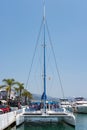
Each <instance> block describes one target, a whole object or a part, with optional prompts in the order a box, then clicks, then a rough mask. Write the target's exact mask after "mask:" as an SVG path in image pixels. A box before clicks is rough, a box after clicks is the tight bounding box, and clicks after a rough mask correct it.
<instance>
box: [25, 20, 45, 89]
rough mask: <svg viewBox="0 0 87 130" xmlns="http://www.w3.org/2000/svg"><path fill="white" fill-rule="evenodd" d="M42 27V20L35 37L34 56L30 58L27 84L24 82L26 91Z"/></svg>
mask: <svg viewBox="0 0 87 130" xmlns="http://www.w3.org/2000/svg"><path fill="white" fill-rule="evenodd" d="M42 25H43V19H42V22H41V26H40V30H39V33H38V37H37V41H36V46H35V50H34V54H33V57H32V62H31V66H30V70H29V73H28V78H27V82H26V89H27V87H28V82H29V78H30V73H31V70H32V65H33V61H34V57H35V54H36V49H37V46H38V41H39V38H40V33H41V29H42Z"/></svg>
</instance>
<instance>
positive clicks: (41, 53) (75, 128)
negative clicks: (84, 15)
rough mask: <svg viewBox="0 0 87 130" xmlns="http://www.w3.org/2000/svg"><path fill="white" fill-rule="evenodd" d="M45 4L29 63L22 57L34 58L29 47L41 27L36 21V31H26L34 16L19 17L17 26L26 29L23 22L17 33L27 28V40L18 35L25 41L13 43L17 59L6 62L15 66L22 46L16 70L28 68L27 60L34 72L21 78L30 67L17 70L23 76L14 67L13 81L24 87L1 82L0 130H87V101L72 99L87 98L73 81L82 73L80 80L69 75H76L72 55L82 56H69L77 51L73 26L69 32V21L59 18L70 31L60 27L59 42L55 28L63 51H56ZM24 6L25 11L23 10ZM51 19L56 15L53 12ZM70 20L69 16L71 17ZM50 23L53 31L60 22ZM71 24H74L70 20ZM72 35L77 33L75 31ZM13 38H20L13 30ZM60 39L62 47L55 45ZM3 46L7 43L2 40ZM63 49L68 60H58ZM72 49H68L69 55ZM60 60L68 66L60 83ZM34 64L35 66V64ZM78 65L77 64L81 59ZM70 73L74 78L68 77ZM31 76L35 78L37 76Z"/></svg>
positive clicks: (65, 58) (14, 83)
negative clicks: (26, 65) (25, 65)
mask: <svg viewBox="0 0 87 130" xmlns="http://www.w3.org/2000/svg"><path fill="white" fill-rule="evenodd" d="M28 2H30V3H31V1H28ZM45 2H47V1H45V0H43V3H42V7H43V13H42V14H43V15H42V21H41V26H40V29H39V31H38V36H37V40H36V44H35V50H34V53H33V56H32V58H31V57H29V58H27V56H25V57H26V58H25V57H23V55H22V53H24V54H25V52H26V55H29V56H31V54H32V52H33V48H34V47H33V46H31V45H30V44H28V42H29V43H34V42H35V41H33V39H34V34H33V35H32V30H34V33H35V34H36V28H35V27H37V25H38V23H39V22H38V23H37V22H36V21H35V20H34V22H35V23H33V24H32V22H31V24H32V25H33V26H31V25H30V26H31V27H30V28H28V27H29V25H28V24H27V26H26V22H25V21H27V19H28V17H29V18H31V16H33V12H32V11H30V12H31V15H30V14H29V15H30V16H28V14H26V12H28V11H26V12H25V13H24V16H25V14H26V17H25V18H24V17H23V16H22V15H21V17H20V18H23V19H21V21H20V22H19V23H21V24H22V22H23V23H24V25H25V26H24V25H21V24H20V29H19V30H21V31H23V28H22V26H23V27H26V28H27V30H26V29H24V30H26V35H25V38H24V34H23V35H22V33H19V34H20V35H19V34H17V36H21V35H22V36H21V37H18V38H19V39H21V41H20V42H19V41H18V40H17V41H15V40H14V41H15V42H14V46H15V45H17V46H16V47H14V48H16V49H15V53H14V56H13V57H11V59H10V60H8V59H7V62H8V61H9V62H8V63H9V64H11V63H10V61H13V60H12V59H13V58H14V57H15V55H16V50H17V49H18V47H19V50H21V49H20V48H21V46H22V44H23V46H22V47H23V52H22V50H21V52H22V53H20V57H19V60H17V61H14V65H17V67H18V66H19V65H18V64H17V63H20V62H21V64H20V66H21V67H22V65H23V62H24V64H26V62H27V60H26V59H28V60H29V62H30V60H31V64H30V63H29V64H30V67H29V66H28V67H29V68H30V70H29V71H28V70H26V72H28V73H27V74H25V73H26V72H24V73H23V74H22V73H21V72H22V71H23V69H24V71H25V69H26V68H27V67H25V68H24V66H23V68H21V67H19V68H21V70H20V69H18V70H16V69H15V67H13V68H14V71H11V72H9V73H10V74H13V75H11V76H14V77H15V75H17V76H18V77H20V78H18V79H19V81H23V80H24V81H23V82H25V83H23V82H18V81H17V80H15V79H14V78H6V79H5V78H2V79H3V80H2V85H0V130H87V98H86V99H85V98H84V97H79V96H78V97H76V96H73V95H74V94H75V95H77V94H78V95H79V94H81V95H84V94H85V96H86V95H87V94H86V93H85V92H86V90H85V89H83V88H82V90H83V91H85V92H80V91H81V90H80V89H79V90H80V91H79V93H78V92H77V91H76V89H77V90H78V87H80V88H81V86H79V84H76V83H77V80H76V77H75V76H77V77H78V75H81V76H82V73H81V74H79V73H77V74H78V75H75V74H74V73H73V72H74V71H71V70H74V69H72V68H71V67H70V66H69V65H70V64H71V63H72V64H73V62H71V61H72V60H73V58H72V57H73V55H74V57H75V58H76V56H77V53H76V52H78V50H76V52H75V50H73V51H71V50H72V48H73V47H72V46H71V47H70V46H69V45H70V44H71V43H72V45H73V43H75V41H73V40H72V39H73V38H72V39H71V36H70V32H69V30H68V29H70V27H69V26H70V25H71V24H70V25H69V26H67V25H68V23H67V22H65V20H63V19H62V18H61V17H60V19H59V18H58V21H64V22H65V26H67V28H66V29H65V30H62V29H63V28H64V26H63V25H62V24H61V27H60V30H61V31H60V30H59V32H58V33H59V34H60V36H59V34H58V36H57V33H55V32H56V28H55V31H54V32H52V36H53V37H54V38H55V37H56V44H57V43H58V46H59V48H58V46H57V45H55V44H53V43H52V40H51V35H50V31H49V28H48V24H47V19H46V4H45ZM56 2H57V1H56ZM22 4H23V3H22ZM47 4H48V2H47ZM54 4H55V3H54ZM70 4H71V3H70ZM13 5H14V4H13ZM15 5H16V3H15ZM18 5H20V4H18ZM26 5H27V4H26ZM30 5H31V4H30ZM37 5H38V4H37ZM55 5H56V4H55ZM73 5H74V4H73ZM22 6H24V4H23V5H22ZM51 6H52V5H51ZM38 7H39V6H38ZM61 7H62V6H61ZM27 9H29V10H30V9H31V8H29V7H27ZM34 9H35V5H34ZM38 9H39V8H38ZM54 9H55V7H54ZM11 10H12V9H11ZM20 10H21V9H20ZM24 10H25V8H24ZM24 10H22V11H24ZM65 10H66V8H65ZM69 10H70V9H69ZM69 10H67V12H66V13H65V14H68V12H69ZM72 10H73V11H74V9H72ZM76 10H77V8H76ZM5 11H6V10H5ZM18 11H19V8H18ZM18 11H17V12H16V13H17V14H18ZM52 11H53V8H52ZM62 11H64V10H63V9H61V10H58V12H59V14H58V17H59V15H61V14H62V13H60V12H62ZM10 12H11V11H9V13H10ZM19 12H20V13H21V11H19ZM37 12H38V13H37V16H40V15H38V14H39V13H40V12H41V9H39V10H38V11H37ZM49 12H50V11H49ZM64 12H65V11H64ZM4 13H5V12H4ZM9 13H8V14H9ZM14 14H15V12H14V13H12V16H15V15H14ZM17 14H16V15H17ZM50 14H52V12H51V13H50ZM69 15H70V16H71V13H70V14H69ZM74 15H75V14H74ZM19 16H20V15H19ZM19 16H17V18H19ZM55 16H57V15H55ZM61 16H62V15H61ZM66 16H67V15H66ZM66 16H65V18H67V17H66ZM70 16H69V18H70ZM72 16H73V13H72ZM76 18H77V16H76ZM14 19H16V17H15V18H13V21H14ZM61 19H62V20H61ZM74 19H75V18H74ZM23 20H25V21H23ZM28 20H31V19H28ZM38 20H39V17H38ZM69 20H70V19H68V20H67V21H69ZM5 21H7V20H6V19H5ZM10 21H11V19H10ZM31 21H32V20H31ZM49 21H50V22H52V21H54V25H55V22H56V20H54V18H53V19H52V21H51V20H50V19H49ZM71 21H73V20H72V18H71ZM79 21H80V20H79ZM64 22H60V23H64ZM2 23H3V21H2ZM8 23H10V22H9V21H8ZM15 23H16V22H15ZM28 23H29V21H28ZM57 23H58V22H56V24H57ZM72 23H73V22H72ZM34 24H35V26H34ZM58 24H59V23H58ZM9 25H10V24H9ZM50 25H51V23H50ZM78 25H79V24H78ZM6 26H7V25H6ZM58 26H60V25H58ZM3 27H4V26H3ZM8 27H9V26H8ZM12 27H13V25H12ZM14 27H15V26H14ZM18 27H19V24H18ZM18 27H17V28H18ZM5 28H6V27H5ZM15 29H16V28H15ZM58 29H59V27H58V28H57V30H58ZM72 29H73V27H72ZM74 29H76V27H75V28H74ZM2 30H3V29H2ZM7 30H10V28H8V29H7ZM12 30H14V29H12ZM28 30H29V33H30V34H31V36H33V37H32V38H31V40H30V37H28V38H29V40H28V39H27V35H29V34H28ZM30 30H31V31H30ZM52 30H53V28H52ZM67 30H68V31H67ZM64 31H65V32H64ZM15 32H16V33H17V30H15ZM62 32H63V33H64V34H63V33H62ZM66 32H68V33H67V35H65V34H66ZM71 32H72V31H71ZM81 32H82V31H81ZM16 33H15V34H16ZM24 33H25V32H24ZM74 33H75V32H74ZM74 33H73V34H74ZM3 34H4V33H3ZM7 34H8V33H7ZM15 34H13V36H16V35H15ZM10 35H11V33H10ZM6 36H7V35H6ZM6 36H4V37H6ZM75 36H76V35H75ZM7 37H8V36H7ZM59 37H60V42H59V41H57V39H59ZM64 37H65V38H64ZM10 38H12V36H10ZM16 38H17V37H16ZM16 38H15V39H16ZM22 38H24V39H25V40H24V41H23V39H22ZM69 38H70V39H71V41H69V42H68V44H67V41H68V40H70V39H69ZM26 39H27V40H26ZM66 39H68V40H67V41H66ZM62 40H64V41H62ZM9 41H10V40H9ZM9 41H8V42H7V41H5V44H6V42H7V43H9ZM22 41H23V42H22ZM65 41H66V42H65ZM72 41H73V42H72ZM70 42H71V43H70ZM1 43H3V40H2V42H1ZM12 43H13V42H12V41H11V43H10V44H11V45H12ZM15 43H17V44H15ZM18 43H22V44H20V45H19V44H18ZM24 43H25V44H26V43H27V45H28V46H27V47H26V46H25V44H24ZM78 43H79V42H78ZM82 43H83V42H82ZM75 44H76V43H75ZM53 45H54V46H55V51H56V53H55V51H54V48H53V47H54V46H53ZM61 45H63V47H64V48H63V50H62V52H63V55H66V56H65V57H64V59H63V55H62V54H61V55H58V52H59V53H60V52H61V48H62V46H61ZM24 46H25V48H26V49H25V50H26V51H25V52H24ZM7 47H8V46H7ZM12 47H13V46H12ZM39 47H40V48H39ZM68 47H70V48H71V50H70V48H68ZM9 48H10V47H9ZM65 48H66V49H65ZM67 48H68V49H67ZM74 48H75V47H74ZM81 48H82V47H81ZM85 48H86V47H85ZM37 49H38V50H37ZM64 49H65V50H64ZM75 49H76V48H75ZM3 50H4V49H3ZM13 50H14V49H13ZM27 50H28V51H27ZM11 51H12V50H11ZM48 51H49V52H48ZM80 51H81V50H80ZM5 52H7V49H6V50H5ZM8 52H10V51H8ZM12 52H14V51H12ZM71 52H72V53H71ZM73 52H75V54H73ZM36 53H38V54H36ZM70 53H71V55H70V56H71V57H69V54H70ZM9 54H10V53H9ZM18 54H19V51H18ZM18 54H17V55H16V57H15V58H17V57H18ZM55 54H56V55H55ZM6 55H7V54H6ZM9 56H11V54H10V55H8V57H9ZM36 56H37V57H36ZM59 57H60V59H61V61H63V62H64V63H65V64H64V63H63V64H64V65H63V66H62V68H63V71H64V78H63V80H61V78H62V77H63V76H62V74H61V72H59V68H60V64H59V63H58V61H57V60H58V59H57V60H56V58H59ZM67 57H68V58H70V64H69V62H68V63H67V62H66V61H68V60H69V59H68V58H67ZM80 57H81V56H80ZM5 58H6V57H5ZM3 59H4V58H3ZM34 59H35V60H36V61H35V63H34ZM79 59H80V58H79ZM82 59H83V58H82ZM22 60H24V61H22ZM75 60H76V61H78V58H77V59H75ZM3 61H4V60H2V63H3ZM25 61H26V62H25ZM80 62H81V61H80ZM27 63H28V62H27ZM82 63H83V62H82ZM5 64H6V63H5ZM72 64H71V66H72ZM79 64H81V63H79ZM33 65H34V66H33ZM58 65H59V66H58ZM8 66H9V65H8ZM17 67H16V68H17ZM33 67H34V68H33ZM4 68H6V67H4ZM10 68H12V67H10ZM77 68H80V70H81V67H77ZM83 68H85V67H83ZM68 69H69V71H70V72H69V71H68ZM6 70H8V68H6ZM6 70H5V71H6ZM76 70H77V69H76ZM76 70H75V73H76ZM19 71H20V74H18V73H19ZM55 71H56V72H55ZM2 72H3V71H2ZM31 72H33V74H32V73H31ZM82 72H83V71H82ZM85 72H86V71H85ZM72 73H73V74H72ZM71 74H72V75H71ZM8 75H9V74H8ZM26 75H27V76H26ZM22 76H23V77H22ZM2 77H3V76H2ZM5 77H8V76H7V74H5ZM71 77H73V80H74V81H73V80H71V79H70V78H71ZM85 77H87V76H85ZM74 78H75V79H74ZM26 79H27V81H26ZM77 79H78V78H77ZM79 79H81V78H79ZM79 79H78V81H80V80H79ZM75 80H76V81H75ZM73 83H75V84H73ZM63 86H64V88H63ZM84 86H86V85H84ZM64 91H65V92H64ZM60 93H61V94H60ZM34 94H36V98H34V96H35V95H34ZM65 95H67V96H65ZM38 97H39V98H38ZM65 97H68V98H65ZM68 99H69V100H68Z"/></svg>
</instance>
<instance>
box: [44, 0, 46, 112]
mask: <svg viewBox="0 0 87 130" xmlns="http://www.w3.org/2000/svg"><path fill="white" fill-rule="evenodd" d="M43 7H44V15H43V22H44V45H43V47H44V52H43V53H44V54H43V56H44V74H43V80H44V81H43V82H44V109H45V112H46V59H45V55H46V48H45V47H46V45H45V20H46V16H45V0H43Z"/></svg>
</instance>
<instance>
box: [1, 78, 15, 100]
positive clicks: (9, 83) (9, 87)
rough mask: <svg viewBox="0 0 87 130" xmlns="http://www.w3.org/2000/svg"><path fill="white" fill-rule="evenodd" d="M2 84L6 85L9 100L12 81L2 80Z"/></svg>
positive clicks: (13, 81)
mask: <svg viewBox="0 0 87 130" xmlns="http://www.w3.org/2000/svg"><path fill="white" fill-rule="evenodd" d="M3 82H5V84H6V90H7V92H8V97H9V98H10V94H11V88H12V86H13V85H14V83H15V80H14V79H3Z"/></svg>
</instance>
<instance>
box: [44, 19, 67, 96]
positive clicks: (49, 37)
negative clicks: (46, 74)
mask: <svg viewBox="0 0 87 130" xmlns="http://www.w3.org/2000/svg"><path fill="white" fill-rule="evenodd" d="M46 27H47V32H48V37H49V41H50V45H51V49H52V52H53V56H54V60H55V65H56V70H57V74H58V78H59V82H60V86H61V91H62V94H63V98H64V97H65V96H64V90H63V85H62V81H61V78H60V73H59V69H58V66H57V61H56V56H55V53H54V49H53V44H52V40H51V36H50V33H49V29H48V25H47V21H46Z"/></svg>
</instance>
